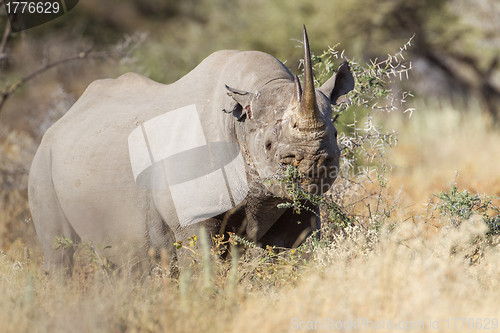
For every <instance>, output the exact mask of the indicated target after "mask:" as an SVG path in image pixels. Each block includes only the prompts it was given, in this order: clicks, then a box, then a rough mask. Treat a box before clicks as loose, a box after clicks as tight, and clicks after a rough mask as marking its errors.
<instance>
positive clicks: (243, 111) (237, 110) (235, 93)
mask: <svg viewBox="0 0 500 333" xmlns="http://www.w3.org/2000/svg"><path fill="white" fill-rule="evenodd" d="M225 86H226V89H227V91H228V93H227V95H228V96H231V97H232V99H233V101H235V102H236V103H235V104H234V106H233V108H232V110H224V112H226V113H232V114H233V115H234V116H235V117H236V118H238V120H239V121H241V120H243V119H244V117H245V116H246V117H247V118H248V119H252V109H251V106H250V105H251V104H250V102H251V100H252V98H253V95H254V94H252V93H250V92H248V91H244V90H238V89H234V88H231V87H229V86H228V85H225Z"/></svg>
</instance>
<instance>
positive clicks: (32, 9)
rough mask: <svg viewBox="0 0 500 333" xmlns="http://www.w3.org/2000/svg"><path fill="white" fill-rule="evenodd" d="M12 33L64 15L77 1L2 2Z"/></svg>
mask: <svg viewBox="0 0 500 333" xmlns="http://www.w3.org/2000/svg"><path fill="white" fill-rule="evenodd" d="M3 3H4V5H5V10H6V12H7V16H8V17H9V21H10V25H11V29H12V31H13V32H18V31H21V30H26V29H29V28H33V27H35V26H37V25H40V24H43V23H46V22H49V21H51V20H53V19H56V18H58V17H59V16H62V15H64V14H65V13H67V12H68V11H69V10H71V9H72V8H73V7H75V6H76V5H77V3H78V0H28V1H18V0H4V1H3Z"/></svg>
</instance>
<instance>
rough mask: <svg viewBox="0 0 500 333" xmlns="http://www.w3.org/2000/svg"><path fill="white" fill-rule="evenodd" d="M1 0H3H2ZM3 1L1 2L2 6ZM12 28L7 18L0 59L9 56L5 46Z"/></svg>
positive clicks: (0, 45)
mask: <svg viewBox="0 0 500 333" xmlns="http://www.w3.org/2000/svg"><path fill="white" fill-rule="evenodd" d="M0 1H1V0H0ZM1 5H2V3H1V2H0V6H1ZM11 33H12V30H11V28H10V22H9V20H7V23H6V24H5V30H4V31H3V36H2V42H1V43H0V61H1V60H2V59H3V58H7V54H6V53H5V48H6V47H7V42H8V41H9V38H10V35H11Z"/></svg>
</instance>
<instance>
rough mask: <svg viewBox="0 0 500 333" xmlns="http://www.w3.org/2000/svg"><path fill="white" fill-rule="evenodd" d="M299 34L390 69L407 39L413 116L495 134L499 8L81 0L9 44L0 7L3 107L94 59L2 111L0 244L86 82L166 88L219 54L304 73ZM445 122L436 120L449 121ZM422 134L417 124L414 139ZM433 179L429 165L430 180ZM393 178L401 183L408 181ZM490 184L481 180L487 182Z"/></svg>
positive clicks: (361, 0) (430, 3) (463, 2)
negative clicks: (261, 55)
mask: <svg viewBox="0 0 500 333" xmlns="http://www.w3.org/2000/svg"><path fill="white" fill-rule="evenodd" d="M302 24H305V25H306V26H307V28H308V32H309V38H310V42H311V48H312V51H313V53H315V54H316V55H321V54H322V52H323V51H324V50H326V49H327V48H328V47H329V46H335V47H336V49H337V50H339V51H342V50H345V52H344V55H345V56H346V57H347V58H349V59H352V60H354V61H356V62H358V63H367V62H368V61H369V60H370V59H371V60H376V59H385V58H387V54H388V53H390V54H395V53H397V52H398V51H399V50H400V47H401V46H403V45H404V44H405V43H406V42H407V41H408V40H409V39H410V38H411V37H412V36H414V38H413V40H412V47H411V48H409V49H408V51H407V52H406V53H405V56H408V59H407V60H408V61H409V62H410V61H411V63H412V67H413V69H412V70H411V71H410V73H409V75H410V76H409V79H408V80H406V79H405V80H403V81H399V82H398V86H397V87H394V88H396V89H401V90H408V89H409V90H411V91H412V92H413V95H414V96H415V97H414V99H413V101H412V103H414V104H416V105H420V106H425V107H423V108H420V109H433V111H432V112H441V111H442V110H450V109H452V110H453V112H455V113H457V115H458V117H459V119H462V118H460V117H461V116H460V114H461V112H462V113H463V112H464V110H467V109H474V110H478V111H477V112H476V113H474V117H480V118H481V120H480V122H481V124H483V123H484V124H487V125H485V126H486V127H487V128H492V129H493V130H495V128H497V125H495V123H496V124H498V118H500V110H499V108H500V107H499V105H500V65H499V62H500V61H499V57H500V33H499V31H500V2H499V1H497V0H410V1H408V0H350V1H340V0H328V1H326V0H309V1H299V0H275V1H266V0H184V1H178V0H175V1H173V0H106V1H102V0H81V1H80V2H79V4H78V5H77V6H76V7H75V8H74V9H73V10H71V11H70V12H69V13H68V14H66V15H64V16H62V17H60V18H58V19H56V20H54V21H52V22H49V23H46V24H43V25H41V26H38V27H35V28H32V29H29V30H27V31H23V32H19V33H13V34H8V31H7V30H8V29H7V26H8V22H7V17H6V14H5V9H4V8H3V7H2V8H0V31H1V32H2V35H0V37H1V38H2V39H1V40H0V97H1V96H2V94H3V93H5V92H6V91H7V90H8V88H9V87H10V86H11V85H12V84H15V83H16V82H18V80H20V79H22V78H23V77H26V76H27V75H30V74H31V73H33V72H36V71H37V70H39V69H40V68H44V66H46V65H47V64H49V63H52V62H57V61H58V60H60V59H65V58H68V57H74V56H75V55H78V54H87V53H86V52H88V51H89V50H92V51H93V52H97V53H95V54H97V55H98V56H96V57H86V56H85V57H82V59H76V60H73V61H70V62H67V63H64V64H60V65H58V66H55V67H54V68H52V69H50V70H47V71H45V72H43V73H42V74H40V75H38V76H36V77H35V78H33V79H30V80H28V81H27V82H26V83H25V84H23V85H21V86H20V87H19V88H18V89H16V90H15V91H14V93H12V94H10V95H9V96H8V99H7V100H5V104H4V105H3V106H2V107H1V108H0V148H1V149H0V171H1V172H0V187H1V188H0V192H1V193H3V194H2V195H3V197H2V198H0V199H1V201H0V205H2V206H1V207H0V212H1V213H0V239H2V235H3V234H7V233H9V235H11V237H10V238H15V235H16V232H14V233H12V230H11V229H12V228H13V227H12V225H13V223H15V224H16V225H17V224H18V221H20V220H21V221H22V220H29V211H28V209H27V203H26V175H27V171H28V170H29V165H30V163H31V159H32V156H33V154H34V151H35V149H36V147H37V145H38V142H39V140H40V139H41V136H42V135H43V133H44V132H45V130H46V129H47V128H48V127H49V126H50V125H51V124H52V123H53V122H54V121H56V120H57V119H58V118H60V117H61V116H62V115H63V114H64V113H65V112H66V111H67V110H68V109H69V107H70V106H71V105H72V104H73V103H74V102H75V101H76V99H77V98H78V97H79V96H80V95H81V94H82V93H83V91H84V89H85V88H86V87H87V86H88V84H89V83H90V82H92V81H94V80H96V79H100V78H107V77H117V76H119V75H121V74H123V73H125V72H127V71H135V72H139V73H141V74H144V75H146V76H149V77H151V78H152V79H154V80H157V81H160V82H163V83H170V82H173V81H175V80H177V79H178V78H180V77H182V76H183V75H184V74H186V73H187V72H189V71H190V70H192V69H193V68H194V67H195V66H196V65H197V64H198V63H199V62H200V61H201V60H203V59H204V58H205V57H207V56H208V55H209V54H210V53H212V52H214V51H216V50H220V49H242V50H260V51H264V52H267V53H270V54H272V55H274V56H275V57H277V58H278V59H279V60H281V61H282V62H285V63H286V65H287V66H288V67H289V68H290V69H291V70H292V72H294V74H299V73H300V72H301V70H302V69H301V68H299V66H298V65H299V60H300V58H301V57H302V51H301V49H300V47H301V46H300V42H299V40H300V39H301V29H302ZM82 52H83V53H82ZM99 52H100V53H99ZM117 54H118V56H116V55H117ZM99 55H102V56H99ZM443 112H444V111H443ZM446 112H447V113H446V115H447V116H446V117H445V116H444V115H443V116H441V117H440V119H448V118H450V117H452V116H449V112H448V111H446ZM430 113H431V112H428V113H425V112H424V113H421V115H420V116H419V117H420V118H421V120H417V124H422V123H425V118H426V117H430ZM447 117H448V118H447ZM429 119H430V118H429ZM432 119H433V118H432ZM453 119H455V118H453ZM460 121H461V120H460ZM340 122H342V118H341V119H340ZM465 123H467V120H465ZM460 124H461V125H460ZM460 124H458V123H457V126H463V124H462V123H460ZM428 125H429V124H428V122H427V125H426V126H428ZM389 126H392V125H389ZM434 126H438V129H439V125H436V124H434ZM427 128H428V127H425V126H424V127H420V125H419V131H420V130H421V131H426V129H427ZM446 128H449V127H446ZM438 129H437V130H438ZM450 131H454V130H453V128H451V129H450ZM495 131H496V130H495ZM457 133H458V132H457ZM460 133H467V131H465V130H464V131H463V132H460ZM455 134H456V133H455ZM464 135H466V134H464ZM453 138H455V137H453ZM409 140H414V143H412V144H409V146H405V145H403V146H402V147H403V148H399V149H400V150H401V149H402V151H403V155H404V154H407V155H408V156H407V157H408V159H407V162H405V163H409V165H410V169H411V166H412V165H413V164H412V163H413V161H414V159H415V156H416V155H418V156H420V155H419V154H424V152H425V150H423V151H421V152H420V148H419V147H418V145H419V143H418V142H417V141H415V140H416V139H415V137H413V139H412V138H409ZM469 142H470V141H469ZM431 144H432V143H431ZM478 144H480V143H478ZM415 145H416V146H415ZM400 147H401V146H400ZM409 149H410V150H409ZM412 149H413V150H412ZM473 150H474V151H479V150H478V148H474V149H473ZM408 151H410V152H412V153H411V154H409V153H407V152H408ZM415 152H417V153H416V155H415ZM410 155H411V156H410ZM436 155H437V156H441V155H440V154H436ZM462 155H463V154H462ZM486 155H487V156H490V155H488V154H486ZM422 158H424V157H422ZM485 158H486V160H488V157H485ZM401 163H402V164H403V165H404V164H405V163H403V162H401ZM487 163H488V162H486V164H487ZM453 167H455V165H454V164H453V163H452V165H450V168H453ZM433 169H435V168H434V165H432V164H430V165H429V170H433ZM493 169H495V168H493ZM492 172H493V174H495V173H496V171H495V170H492ZM487 175H489V173H488V174H487ZM400 177H401V179H402V180H404V179H406V180H407V179H408V175H407V174H406V173H400ZM446 177H447V178H446V181H447V182H448V183H449V181H450V178H449V175H447V176H446ZM490 178H491V177H490ZM488 179H489V178H488V177H487V176H485V182H488V181H489V180H488ZM490 180H491V179H490ZM416 182H417V183H418V182H419V180H416ZM420 183H421V182H420ZM6 193H7V194H6ZM425 193H426V195H427V194H428V192H425ZM13 217H14V218H13ZM7 220H8V221H7ZM25 229H26V228H24V227H23V228H21V229H20V230H22V232H25ZM30 230H31V229H30ZM31 231H32V230H31ZM19 234H20V233H17V235H19Z"/></svg>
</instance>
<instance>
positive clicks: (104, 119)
mask: <svg viewBox="0 0 500 333" xmlns="http://www.w3.org/2000/svg"><path fill="white" fill-rule="evenodd" d="M308 52H309V51H308V49H307V50H306V56H307V53H308ZM306 74H307V73H306ZM340 74H341V75H340ZM311 77H312V74H311ZM346 82H347V83H346ZM352 85H353V81H352V76H351V74H350V71H349V69H348V66H347V65H343V66H341V68H340V69H339V71H338V74H337V77H335V76H334V77H333V78H332V79H330V80H329V81H328V82H327V83H325V85H324V86H323V87H321V88H320V89H318V90H315V102H316V105H317V109H316V116H314V117H313V118H307V116H304V115H303V114H304V112H303V113H302V114H301V113H300V110H299V109H301V110H302V109H304V102H303V101H302V100H303V99H304V97H303V94H302V92H301V91H302V90H301V87H299V86H298V82H295V83H294V77H293V76H292V74H291V73H290V71H289V70H288V69H287V68H286V67H285V66H284V65H283V64H282V63H281V62H279V61H278V60H277V59H275V58H274V57H272V56H270V55H268V54H265V53H262V52H256V51H244V52H240V51H232V50H231V51H229V50H225V51H218V52H215V53H213V54H212V55H210V56H209V57H207V58H206V59H205V60H204V61H203V62H201V63H200V64H199V65H198V66H197V67H196V68H195V69H194V70H192V71H191V72H190V73H188V74H187V75H186V76H184V77H183V78H181V79H180V80H178V81H177V82H175V83H172V84H169V85H164V84H161V83H157V82H154V81H152V80H150V79H148V78H146V77H143V76H141V75H138V74H134V73H128V74H124V75H122V76H120V77H119V78H117V79H106V80H98V81H95V82H93V83H92V84H91V85H90V86H89V87H88V88H87V89H86V91H85V92H84V94H83V95H82V96H81V97H80V99H79V100H78V101H77V102H76V103H75V104H74V105H73V106H72V108H71V109H70V110H69V111H68V112H67V113H66V114H65V115H64V116H63V117H62V118H61V119H60V120H59V121H58V122H56V123H55V124H54V125H53V126H52V127H51V128H50V129H49V130H48V131H47V132H46V134H45V135H44V137H43V139H42V142H41V144H40V147H39V149H38V151H37V153H36V155H35V158H34V160H33V164H32V167H31V171H30V177H29V201H30V208H31V213H32V216H33V221H34V224H35V227H36V232H37V234H38V237H39V239H40V242H41V244H42V247H43V252H44V256H45V266H46V269H47V270H54V269H58V268H63V267H66V268H67V267H69V266H70V265H71V263H72V255H73V249H71V248H67V249H58V250H56V249H54V240H55V239H56V237H65V238H70V239H72V240H73V241H74V242H75V243H76V242H79V241H90V242H92V243H93V244H94V246H95V247H96V249H99V248H104V247H106V246H111V248H109V249H105V250H102V251H101V253H102V254H103V255H106V256H108V257H111V258H112V261H114V262H121V263H124V262H126V261H127V260H129V262H132V263H136V262H139V261H142V260H143V259H144V258H146V253H147V252H148V249H149V248H154V249H157V250H159V249H161V248H165V249H167V250H168V251H173V243H174V242H175V241H179V240H185V239H187V238H188V237H190V236H192V235H193V234H196V233H197V232H198V231H199V228H200V227H201V226H202V225H203V226H205V228H206V229H207V231H208V232H209V233H212V234H215V233H219V232H224V231H231V232H237V233H239V234H241V235H243V236H245V237H247V238H248V239H251V240H253V241H255V242H257V243H258V244H260V245H266V244H269V245H277V246H285V247H292V246H296V245H298V244H299V243H300V242H301V241H302V240H303V239H304V238H305V236H306V235H307V234H309V233H310V232H311V231H313V230H315V229H316V228H318V227H319V221H318V220H317V219H316V218H315V216H314V214H312V213H309V212H303V213H302V214H301V215H297V214H293V212H292V211H290V210H287V209H278V208H277V207H276V205H277V204H278V203H279V202H282V201H283V199H278V198H276V196H275V195H283V194H284V192H283V189H282V188H281V187H280V186H277V185H275V186H272V185H271V183H269V182H266V181H265V179H266V178H269V177H273V176H274V175H275V174H276V172H278V170H279V168H280V164H285V165H286V164H292V165H295V166H297V167H298V168H299V170H300V171H301V172H302V173H303V174H304V175H306V178H305V179H304V180H303V181H302V185H303V186H304V188H306V189H307V190H308V191H311V192H318V190H319V191H324V190H327V189H328V188H329V187H330V185H331V184H332V183H333V181H334V180H335V177H336V170H337V167H338V163H339V148H338V147H337V142H336V130H335V127H334V125H333V123H332V121H331V112H332V110H331V106H330V104H331V102H333V103H335V101H336V98H337V97H338V95H340V94H345V93H346V92H348V91H349V90H351V89H352ZM226 86H227V87H226ZM311 89H312V88H311ZM304 90H307V87H306V86H305V87H304ZM313 91H314V90H313ZM301 103H302V104H301ZM192 104H194V105H196V109H197V110H198V115H199V117H200V121H201V124H202V127H203V132H204V134H205V137H206V138H207V141H210V142H229V143H236V144H237V145H238V146H239V148H240V151H241V153H242V155H243V158H244V165H245V172H246V174H247V182H248V189H249V190H248V191H249V192H248V195H247V196H246V198H245V199H244V200H243V201H242V202H241V203H240V204H239V205H237V206H236V207H235V208H234V209H231V210H230V211H228V212H226V213H223V214H220V215H217V216H214V217H211V218H207V219H206V220H204V221H202V222H199V223H195V224H192V225H188V226H185V227H182V226H181V225H180V224H179V223H178V220H177V218H176V216H175V209H174V207H173V205H172V198H171V196H170V193H169V191H168V189H165V188H149V189H148V188H145V187H141V186H137V184H136V182H135V181H134V177H133V175H132V171H131V165H130V158H129V150H128V145H127V138H128V136H129V134H130V133H131V131H133V130H134V129H135V128H137V126H140V124H141V123H144V122H145V121H147V120H149V119H152V118H154V117H156V116H159V115H161V114H164V113H165V112H168V111H169V110H174V109H178V108H181V107H185V106H186V105H192ZM311 119H312V120H311ZM192 205H196V202H192ZM312 208H313V209H314V207H312ZM299 221H300V222H301V223H298V222H299Z"/></svg>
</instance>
